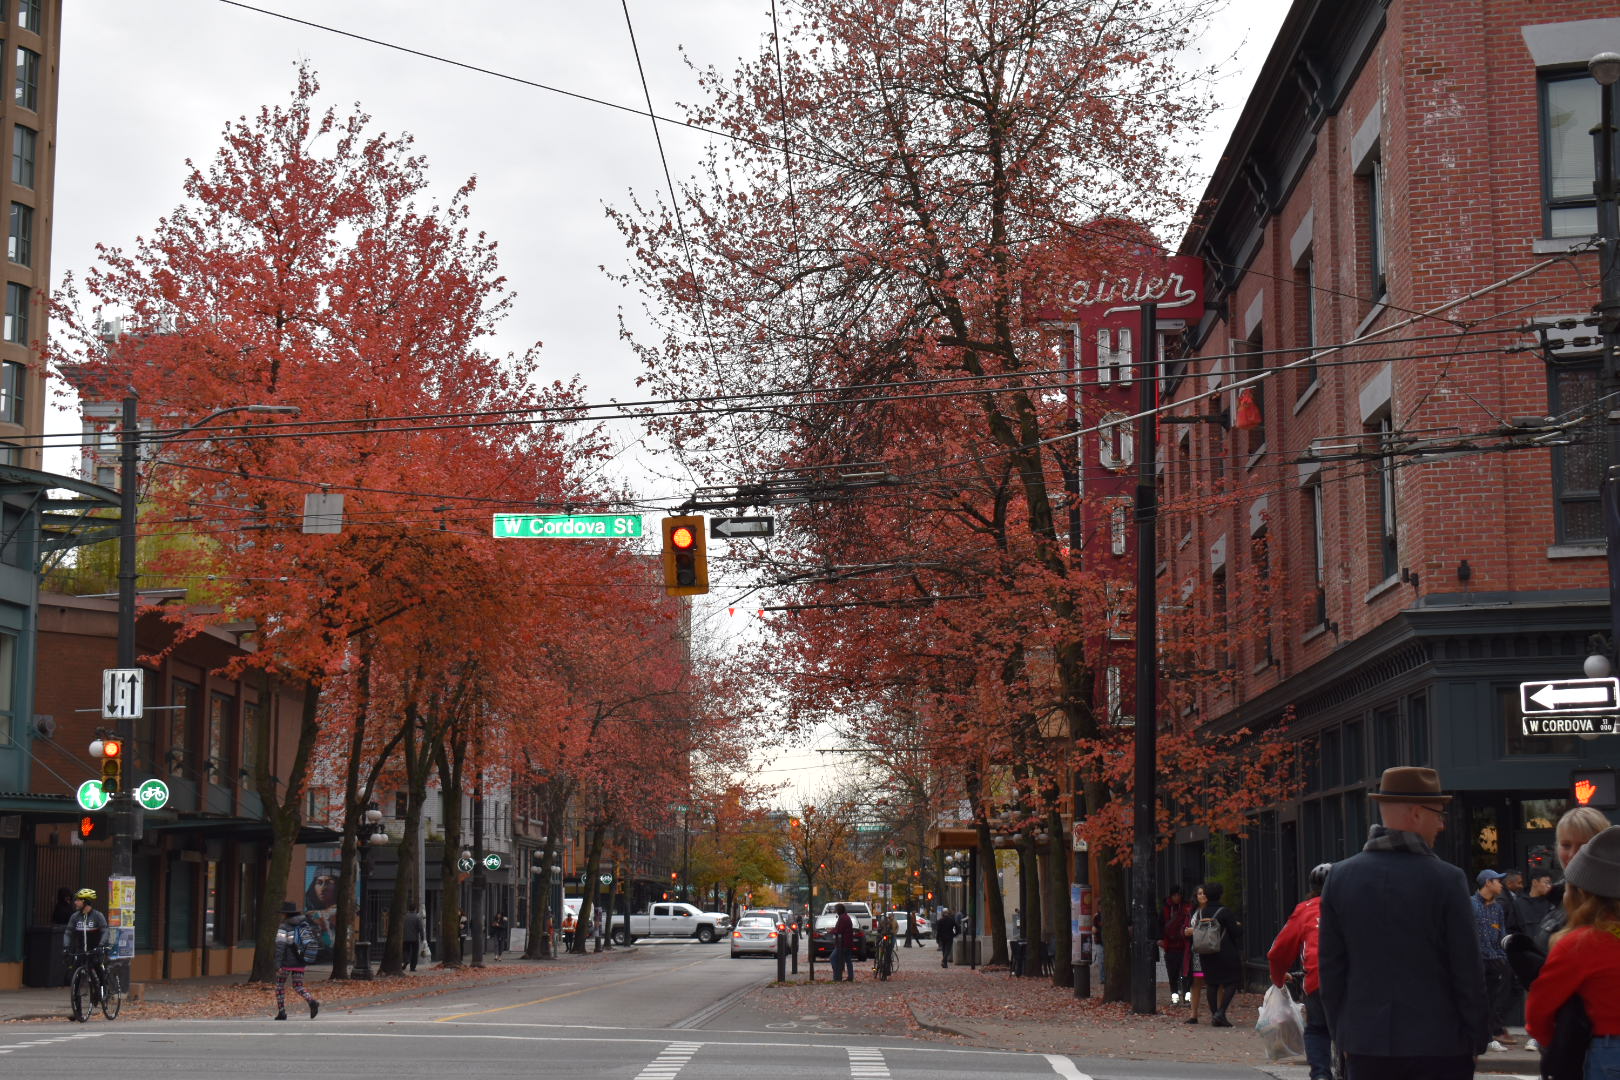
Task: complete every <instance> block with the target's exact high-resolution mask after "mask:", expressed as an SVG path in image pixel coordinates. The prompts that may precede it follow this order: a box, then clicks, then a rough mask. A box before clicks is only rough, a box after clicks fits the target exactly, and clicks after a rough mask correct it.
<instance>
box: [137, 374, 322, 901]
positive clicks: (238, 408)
mask: <svg viewBox="0 0 1620 1080" xmlns="http://www.w3.org/2000/svg"><path fill="white" fill-rule="evenodd" d="M137 404H138V402H137V400H136V397H135V393H134V391H133V390H131V391H130V392H129V394H128V395H127V396H126V397H125V398H124V402H123V412H122V415H121V416H120V419H119V423H120V426H121V428H122V430H121V431H120V432H119V436H118V443H119V445H118V484H119V492H118V666H119V667H120V668H126V669H127V668H133V667H135V592H136V590H135V585H136V582H137V579H138V578H139V571H138V569H137V567H136V558H135V554H136V552H135V540H136V525H137V514H138V513H139V511H138V509H137V507H138V505H139V492H138V491H137V484H138V481H139V473H140V461H141V429H140V424H139V422H138V420H137V415H136V406H137ZM298 411H299V410H298V406H296V405H233V406H231V407H230V408H227V409H219V410H216V411H214V412H211V413H209V414H208V415H207V416H205V417H203V418H202V419H201V420H198V421H197V422H196V423H195V424H191V425H188V426H186V427H183V428H180V429H179V430H177V431H172V432H169V433H168V434H166V435H164V436H162V437H161V438H154V439H152V440H151V441H152V442H164V441H166V440H168V439H172V438H175V437H176V436H179V435H184V434H187V433H188V432H192V431H195V430H197V429H198V428H200V427H202V426H203V425H204V424H207V423H209V422H211V421H213V420H217V419H218V418H219V417H221V416H226V415H229V414H230V413H237V412H248V413H297V412H298ZM118 737H119V738H120V739H122V740H123V741H124V745H125V746H128V747H134V746H135V745H136V743H135V721H134V719H132V718H128V717H126V718H123V719H120V720H119V721H118ZM135 780H136V778H134V777H125V782H124V784H123V788H124V790H122V791H119V792H117V793H116V794H113V795H112V797H111V798H110V799H109V800H108V806H107V810H108V818H109V820H110V821H111V824H112V830H113V843H112V874H113V876H114V877H132V876H134V873H135V829H134V802H133V800H132V799H131V797H130V795H129V788H130V784H131V783H132V782H134V781H135Z"/></svg>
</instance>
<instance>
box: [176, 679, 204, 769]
mask: <svg viewBox="0 0 1620 1080" xmlns="http://www.w3.org/2000/svg"><path fill="white" fill-rule="evenodd" d="M169 704H171V705H173V706H174V708H173V709H170V710H169V775H170V776H180V777H183V776H186V775H188V774H189V773H191V772H192V771H193V770H191V769H188V768H187V760H188V759H189V758H190V756H191V724H192V719H193V716H192V714H193V713H194V712H195V711H196V709H197V688H196V687H195V686H193V685H191V684H190V683H184V682H180V681H179V680H178V679H177V680H175V683H174V700H173V701H171V702H170V703H169Z"/></svg>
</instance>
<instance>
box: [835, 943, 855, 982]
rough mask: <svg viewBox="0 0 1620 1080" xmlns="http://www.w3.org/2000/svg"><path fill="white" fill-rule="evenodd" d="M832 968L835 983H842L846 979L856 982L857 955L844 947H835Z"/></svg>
mask: <svg viewBox="0 0 1620 1080" xmlns="http://www.w3.org/2000/svg"><path fill="white" fill-rule="evenodd" d="M832 967H833V982H841V981H842V980H844V979H848V980H849V981H850V982H854V981H855V954H854V952H853V951H852V950H850V949H846V948H844V947H843V946H842V945H835V946H833V951H832ZM839 972H843V974H842V975H840V974H839Z"/></svg>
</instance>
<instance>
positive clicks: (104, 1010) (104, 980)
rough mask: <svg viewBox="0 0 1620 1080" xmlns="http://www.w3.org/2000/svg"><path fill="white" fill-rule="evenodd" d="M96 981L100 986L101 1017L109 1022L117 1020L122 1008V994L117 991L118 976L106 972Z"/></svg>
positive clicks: (119, 990) (120, 991)
mask: <svg viewBox="0 0 1620 1080" xmlns="http://www.w3.org/2000/svg"><path fill="white" fill-rule="evenodd" d="M97 981H98V982H100V984H101V990H100V993H101V1015H102V1016H105V1017H106V1018H107V1019H109V1020H116V1019H118V1011H119V1010H120V1009H122V1008H123V1007H124V992H123V991H122V990H121V989H119V982H118V976H117V975H116V974H114V973H113V972H107V973H106V974H105V975H104V976H103V975H98V976H97Z"/></svg>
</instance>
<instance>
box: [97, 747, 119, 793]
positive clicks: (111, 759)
mask: <svg viewBox="0 0 1620 1080" xmlns="http://www.w3.org/2000/svg"><path fill="white" fill-rule="evenodd" d="M123 786H124V744H123V742H121V741H120V740H118V739H103V740H101V790H102V793H103V794H105V795H107V796H108V797H109V798H111V797H112V796H114V795H116V794H118V793H119V792H120V791H122V790H123Z"/></svg>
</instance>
